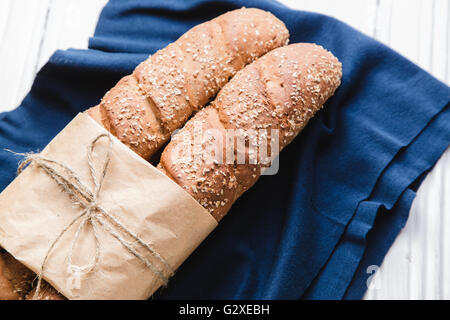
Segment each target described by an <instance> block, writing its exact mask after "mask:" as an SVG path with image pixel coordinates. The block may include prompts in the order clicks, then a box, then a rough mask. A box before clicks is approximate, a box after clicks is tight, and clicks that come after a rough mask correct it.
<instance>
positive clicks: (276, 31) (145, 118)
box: [87, 8, 289, 160]
mask: <svg viewBox="0 0 450 320" xmlns="http://www.w3.org/2000/svg"><path fill="white" fill-rule="evenodd" d="M288 40H289V32H288V30H287V29H286V27H285V25H284V24H283V22H281V21H280V20H278V19H277V18H276V17H275V16H273V15H272V14H271V13H269V12H266V11H263V10H260V9H253V8H252V9H246V8H243V9H239V10H234V11H230V12H227V13H225V14H223V15H221V16H219V17H217V18H215V19H213V20H211V21H208V22H205V23H202V24H200V25H197V26H196V27H194V28H192V29H191V30H189V31H188V32H186V33H185V34H184V35H183V36H181V37H180V38H179V39H178V40H177V41H175V42H174V43H171V44H169V45H168V46H167V47H166V48H164V49H162V50H159V51H158V52H156V53H155V54H154V55H152V56H151V57H149V58H148V59H147V60H145V61H144V62H142V63H141V64H140V65H138V66H137V68H136V69H135V70H134V72H133V73H132V74H131V75H128V76H126V77H124V78H122V79H121V80H120V81H119V82H118V83H117V85H116V86H115V87H114V88H112V89H111V90H110V91H109V92H108V93H107V94H106V95H105V96H104V97H103V99H102V101H101V103H100V104H99V105H98V106H96V107H93V108H91V109H89V110H88V111H87V113H88V114H89V115H90V116H91V117H92V118H94V119H95V120H96V121H97V122H99V123H100V124H101V125H103V126H104V127H105V128H106V129H107V130H108V131H110V132H111V133H112V134H113V135H115V136H116V137H117V138H118V139H119V140H121V141H122V142H123V143H124V144H126V145H127V146H128V147H129V148H131V149H132V150H133V151H135V152H136V153H137V154H139V155H140V156H141V157H143V158H144V159H147V160H148V159H150V158H151V157H152V155H154V154H155V152H157V151H158V150H159V149H160V148H161V147H162V146H163V145H164V144H165V143H166V142H167V141H168V140H169V139H170V136H171V134H172V133H173V132H174V131H175V130H176V129H178V128H180V127H182V126H183V125H184V123H185V122H186V121H187V119H188V118H189V117H190V116H191V115H192V113H194V112H197V111H198V110H200V109H201V108H202V107H204V106H205V105H206V104H207V103H208V102H209V101H210V100H211V99H212V98H214V96H215V95H216V94H217V92H218V91H219V90H220V89H221V88H222V87H223V86H224V85H225V84H226V83H227V82H228V80H229V79H230V78H231V77H232V76H233V75H234V74H235V73H236V72H237V71H239V70H240V69H242V68H243V67H244V66H245V65H246V64H248V63H250V62H252V61H253V60H255V59H256V58H258V57H260V56H262V55H263V54H265V53H267V52H269V51H270V50H272V49H275V48H277V47H280V46H283V45H285V44H287V42H288Z"/></svg>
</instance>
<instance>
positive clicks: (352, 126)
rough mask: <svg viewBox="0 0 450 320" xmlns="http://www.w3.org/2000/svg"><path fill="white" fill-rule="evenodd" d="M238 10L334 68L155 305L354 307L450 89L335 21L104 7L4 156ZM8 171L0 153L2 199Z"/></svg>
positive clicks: (53, 70) (24, 115) (431, 149)
mask: <svg viewBox="0 0 450 320" xmlns="http://www.w3.org/2000/svg"><path fill="white" fill-rule="evenodd" d="M242 6H247V7H259V8H262V9H265V10H269V11H271V12H272V13H273V14H275V15H276V16H277V17H278V18H280V19H281V20H283V21H284V22H285V23H286V25H287V27H288V29H289V31H290V33H291V42H292V43H294V42H315V43H318V44H320V45H322V46H324V47H325V48H326V49H328V50H330V51H332V52H333V54H334V55H336V56H337V57H338V58H339V60H340V61H341V62H342V64H343V79H342V80H343V81H342V85H341V87H340V88H339V89H338V90H337V92H336V94H335V96H334V97H333V98H331V99H330V100H329V101H328V102H327V104H326V106H325V108H324V110H322V111H320V112H319V113H318V114H317V116H316V117H315V118H314V119H313V120H312V121H311V122H310V123H309V124H308V126H307V127H306V129H305V130H304V131H303V132H302V133H301V134H300V135H299V136H298V137H297V138H296V139H295V141H294V142H293V143H292V144H291V145H290V146H288V147H287V148H286V150H285V151H283V153H282V154H281V158H280V170H279V172H278V174H276V175H274V176H264V177H262V178H261V179H260V181H259V182H258V183H257V184H256V185H255V186H254V187H253V188H252V189H251V190H250V191H248V192H247V193H246V194H245V195H244V196H243V197H242V198H241V199H239V200H238V201H237V203H236V204H235V205H234V206H233V208H232V210H231V211H230V213H229V214H228V216H227V217H226V218H225V219H224V220H223V221H222V222H221V224H220V225H219V227H218V228H217V229H216V230H215V231H214V232H213V233H212V234H211V235H210V236H209V237H208V239H207V240H205V241H204V242H203V243H202V245H201V246H200V247H199V248H198V249H197V250H196V251H195V252H194V254H193V255H192V256H191V257H190V258H189V259H188V260H187V261H186V262H185V263H184V264H183V265H182V266H181V268H180V269H179V270H178V272H177V273H176V274H175V276H174V277H173V278H172V279H171V281H170V283H169V286H168V287H167V288H163V289H162V290H159V291H158V292H157V294H156V295H155V297H156V298H162V299H171V298H177V299H180V298H187V299H189V298H204V299H210V298H219V299H220V298H234V299H238V298H248V299H297V298H308V299H317V298H321V299H342V298H348V299H359V298H361V297H362V295H363V294H364V292H365V290H366V281H367V279H368V277H369V276H371V274H370V273H367V267H368V266H370V265H379V264H380V263H381V261H382V259H383V257H384V255H385V253H386V252H387V250H388V248H389V247H390V245H391V244H392V242H393V240H394V239H395V236H396V235H397V234H398V232H399V230H400V229H401V228H402V226H403V225H404V223H405V221H406V219H407V217H408V211H409V208H410V205H411V201H412V199H413V198H414V194H415V193H414V188H415V187H417V185H418V184H419V183H420V179H421V178H422V177H423V176H424V174H425V173H426V172H427V171H428V170H430V168H431V167H432V166H433V164H434V163H435V162H436V161H437V159H438V158H439V156H440V155H441V154H442V152H443V151H444V150H445V149H446V147H447V146H448V145H449V142H450V112H449V101H450V88H449V87H448V86H446V85H445V84H443V83H441V82H439V81H438V80H436V79H434V78H433V77H432V76H430V75H429V74H428V73H426V72H425V71H423V70H421V69H420V68H418V67H417V66H415V65H414V64H412V63H411V62H409V61H408V60H407V59H405V58H403V57H401V56H400V55H398V54H397V53H395V52H393V51H392V50H390V49H389V48H387V47H385V46H384V45H382V44H380V43H378V42H377V41H375V40H373V39H371V38H369V37H366V36H365V35H363V34H361V33H359V32H358V31H356V30H354V29H352V28H351V27H349V26H347V25H346V24H344V23H342V22H339V21H337V20H335V19H333V18H330V17H327V16H323V15H319V14H314V13H307V12H301V11H294V10H292V9H288V8H286V7H285V6H283V5H281V4H279V3H277V2H275V1H270V0H258V1H256V0H248V1H243V0H222V1H211V0H194V1H184V0H165V1H143V0H128V1H124V0H120V1H119V0H111V1H110V2H109V3H108V4H107V5H106V7H105V8H104V10H103V11H102V14H101V16H100V19H99V22H98V25H97V29H96V32H95V35H94V37H93V38H91V39H90V42H89V49H88V50H70V49H69V50H66V51H57V52H56V53H55V54H54V55H53V56H52V57H51V59H50V61H49V62H48V63H47V64H46V65H45V66H44V67H43V68H42V70H41V71H40V72H39V73H38V75H37V76H36V79H35V82H34V84H33V87H32V89H31V91H30V93H29V94H28V95H27V97H26V98H25V99H24V100H23V102H22V104H21V105H20V106H19V107H18V108H17V109H16V110H14V111H12V112H8V113H2V114H0V146H1V148H2V149H3V148H8V149H12V150H14V151H17V152H24V151H36V150H37V149H42V148H43V147H44V146H45V145H46V144H47V143H48V142H49V141H50V140H51V139H52V138H53V137H54V136H55V135H56V134H57V133H58V132H59V131H60V130H61V129H62V128H63V127H64V126H65V125H66V124H67V123H68V122H69V121H70V120H71V119H72V118H73V116H74V115H75V114H76V113H77V112H80V111H83V110H84V109H86V108H87V107H90V106H92V105H95V104H97V103H98V101H99V99H100V98H101V97H102V96H103V94H104V93H105V92H106V91H107V90H108V89H109V88H110V87H112V86H113V85H114V84H115V83H116V82H117V81H118V80H119V79H120V77H122V76H124V75H126V74H128V73H131V72H132V70H133V69H134V67H135V66H136V65H137V64H138V63H139V62H140V61H142V60H144V59H145V58H146V57H147V56H148V54H150V53H153V52H155V51H156V50H157V49H160V48H162V47H164V46H166V45H167V44H169V43H170V42H172V41H174V40H176V39H177V38H178V37H179V36H180V35H181V34H182V33H183V32H185V31H187V30H188V29H189V28H191V27H192V26H194V25H196V24H198V23H200V22H203V21H205V20H209V19H211V18H213V17H215V16H217V15H219V14H221V13H224V12H225V11H228V10H232V9H236V8H239V7H242ZM18 160H19V159H18V158H17V157H16V156H14V155H12V154H11V153H7V152H5V151H3V150H1V151H0V168H1V170H0V190H1V189H3V188H4V187H6V185H7V184H8V183H9V182H10V181H12V179H14V176H15V169H16V167H17V162H18Z"/></svg>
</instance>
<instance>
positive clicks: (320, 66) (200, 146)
mask: <svg viewBox="0 0 450 320" xmlns="http://www.w3.org/2000/svg"><path fill="white" fill-rule="evenodd" d="M341 76H342V70H341V63H340V62H339V61H338V60H337V59H336V58H335V57H334V56H333V55H332V54H331V53H330V52H328V51H326V50H325V49H323V48H322V47H321V46H318V45H315V44H306V43H299V44H291V45H289V46H286V47H281V48H278V49H275V50H273V51H271V52H269V53H268V54H266V55H265V56H263V57H262V58H259V59H258V60H257V61H255V62H253V63H252V64H250V65H248V66H247V67H245V68H244V69H243V70H241V71H239V72H238V73H237V74H236V75H235V76H234V78H233V79H231V81H230V82H229V83H228V84H226V85H225V86H224V87H223V89H222V90H221V91H220V92H219V94H218V95H217V98H216V99H215V101H214V102H213V103H212V104H211V105H210V106H208V107H206V108H204V109H203V110H202V111H200V112H198V113H197V114H196V115H195V116H194V117H192V118H191V119H190V120H189V121H188V122H187V124H186V125H185V127H184V128H183V129H181V130H180V131H179V132H178V133H177V134H176V135H175V137H173V139H172V140H171V142H170V143H169V144H168V145H167V147H166V148H165V149H164V151H163V153H162V156H161V162H160V163H159V165H158V168H160V169H161V170H163V172H165V173H167V174H168V175H169V177H171V178H172V179H173V180H174V181H175V182H177V183H178V184H179V185H180V186H182V187H183V188H184V189H185V190H186V191H187V192H189V193H190V194H191V195H192V196H193V197H194V198H195V199H196V200H197V201H198V202H199V203H200V204H201V205H202V206H203V207H205V208H206V209H207V210H208V211H209V212H210V213H211V214H212V215H213V216H214V218H215V219H216V220H217V221H220V220H221V219H222V218H223V217H224V216H225V214H226V213H227V212H228V210H229V209H230V207H231V205H232V204H233V203H234V202H235V201H236V200H237V198H238V197H240V196H241V195H242V193H243V192H245V191H246V190H248V189H249V188H250V187H251V186H252V185H253V184H254V183H255V182H256V181H257V180H258V178H259V177H260V175H261V167H262V162H260V161H258V159H256V160H257V161H256V163H255V164H249V162H248V161H247V162H246V163H244V164H242V163H240V164H239V163H237V161H236V160H237V157H235V158H234V161H233V163H227V162H226V159H225V157H222V159H220V160H222V161H216V162H211V161H210V160H208V159H210V156H211V154H209V150H216V148H214V146H216V147H217V148H218V149H219V148H223V154H224V155H225V154H226V152H227V150H225V146H226V141H225V136H226V129H233V130H234V132H239V131H238V130H243V132H244V133H245V132H250V131H252V130H260V129H265V130H269V129H278V130H279V147H280V151H281V150H282V149H283V148H284V147H285V146H286V145H287V144H289V143H290V142H291V141H292V140H293V139H294V137H295V136H296V135H297V134H298V133H299V132H300V131H301V130H302V129H303V128H304V127H305V125H306V124H307V123H308V121H309V120H310V119H311V118H312V117H313V116H314V114H315V113H316V112H317V111H318V110H319V109H320V108H321V107H322V106H323V104H324V103H325V101H326V100H327V99H328V98H329V97H331V96H332V95H333V94H334V92H335V90H336V88H337V87H338V86H339V85H340V81H341ZM196 128H201V130H203V132H206V131H207V130H210V129H216V130H218V131H219V132H221V133H222V136H220V135H219V138H217V136H215V137H214V138H202V139H198V138H197V139H195V138H193V137H194V136H195V133H194V130H197V129H196ZM270 138H271V137H270V135H268V137H267V139H268V140H270ZM220 140H222V141H220ZM253 143H254V144H256V145H257V144H258V143H259V140H258V141H253ZM268 145H270V144H269V143H268ZM234 148H235V149H234V150H233V152H234V154H235V156H236V155H237V154H238V153H244V154H245V157H246V159H247V160H248V159H250V157H251V154H250V152H249V147H248V145H245V147H244V148H243V150H236V148H237V144H234ZM194 156H197V157H196V158H195V157H194ZM195 159H196V160H195Z"/></svg>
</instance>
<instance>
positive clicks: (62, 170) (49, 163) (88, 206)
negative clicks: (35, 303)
mask: <svg viewBox="0 0 450 320" xmlns="http://www.w3.org/2000/svg"><path fill="white" fill-rule="evenodd" d="M101 138H108V140H109V144H108V150H107V153H106V157H105V159H104V163H103V167H102V171H101V175H100V179H99V180H97V177H96V170H95V168H94V166H93V164H92V154H93V151H94V148H95V145H96V143H97V142H98V141H99V140H100V139H101ZM112 143H113V141H112V138H111V137H110V136H109V135H108V134H106V133H104V134H100V135H99V136H98V137H97V138H95V139H94V140H93V141H92V143H91V144H90V146H89V147H88V152H87V160H88V161H87V162H88V166H89V172H90V176H91V179H92V182H93V184H94V190H93V191H91V190H90V189H89V188H88V187H87V186H86V185H85V184H83V182H82V181H81V179H80V177H79V176H78V175H77V174H76V173H75V172H74V171H73V170H72V169H70V168H69V167H68V166H66V165H65V164H63V163H61V162H58V161H55V160H52V159H49V158H46V157H44V156H42V155H40V154H38V153H27V154H20V155H24V156H25V159H24V160H23V161H21V163H20V164H19V168H18V170H17V172H18V174H19V173H21V172H22V171H23V170H24V169H25V167H26V166H27V165H29V164H31V163H33V164H35V165H37V166H38V168H40V169H42V170H43V171H44V172H45V173H46V174H47V175H48V176H49V177H50V178H52V179H53V180H54V181H55V182H56V183H57V184H58V186H60V187H61V188H62V190H63V191H64V192H65V193H67V194H68V195H69V196H70V197H71V199H72V200H73V202H74V203H75V204H76V205H79V206H80V207H81V208H82V212H81V213H80V214H79V215H78V216H76V217H75V218H74V219H72V220H71V221H70V223H69V224H68V225H67V226H66V227H65V228H64V229H63V230H62V231H61V232H60V233H59V235H58V236H57V237H56V239H55V240H54V241H53V242H52V243H51V245H50V247H49V248H48V250H47V252H46V255H45V257H44V259H43V261H42V264H41V267H40V271H39V273H38V274H37V280H38V282H37V286H36V291H35V293H34V296H33V299H37V298H38V297H39V293H40V288H41V283H42V278H43V276H44V274H45V268H46V267H47V261H48V258H49V256H50V254H51V252H52V251H53V249H54V247H55V246H56V244H57V243H58V242H59V241H60V239H61V238H62V236H63V235H64V234H65V233H66V232H67V231H68V230H69V229H71V228H72V226H73V225H74V224H75V223H76V222H77V221H80V220H81V222H80V224H79V226H78V228H77V231H76V233H75V236H74V238H73V240H72V244H71V248H70V251H69V255H68V257H67V260H68V265H69V268H70V270H79V271H80V272H82V273H84V274H87V273H89V272H91V271H92V270H93V269H94V268H95V267H96V266H97V264H98V261H99V258H100V253H101V247H100V242H99V237H98V235H99V230H100V229H103V230H104V231H106V232H108V233H109V234H110V235H112V236H113V237H115V238H116V239H117V240H118V241H119V242H120V243H121V244H122V245H123V246H124V247H125V248H126V249H127V250H128V251H129V252H130V253H132V254H133V255H134V256H136V257H137V258H138V259H139V260H141V261H142V262H143V263H144V264H145V266H146V267H147V268H148V269H150V270H151V271H152V272H153V273H154V274H155V275H156V276H158V278H159V279H160V280H161V281H162V282H163V284H164V285H165V284H167V282H168V279H169V277H171V276H172V275H173V270H172V268H171V266H170V265H169V264H168V262H167V261H166V260H165V259H164V258H163V257H162V256H161V255H160V254H159V253H158V252H156V251H155V250H153V249H152V248H151V247H150V246H149V245H148V244H146V243H144V242H143V241H142V240H141V239H140V238H139V237H138V236H136V235H135V234H134V233H133V232H132V231H130V230H129V229H128V228H127V227H126V226H124V225H123V224H122V223H121V222H120V221H118V220H117V219H116V218H115V217H114V216H112V215H110V214H109V213H108V212H107V211H106V210H105V209H103V208H102V207H101V206H100V204H99V203H98V196H99V193H100V190H101V187H102V185H103V181H104V178H105V176H106V173H107V171H108V165H109V162H110V159H111V152H112ZM56 168H58V170H57V169H56ZM100 217H103V218H106V219H105V220H104V221H102V220H101V219H99V218H100ZM107 220H109V222H108V221H107ZM111 222H112V223H111ZM88 225H91V227H92V230H93V234H94V238H95V256H94V259H93V261H92V262H91V263H88V264H86V265H84V266H81V267H80V266H77V265H75V264H73V263H72V257H73V253H74V251H75V247H76V244H77V242H78V240H79V239H80V235H81V232H82V231H83V229H84V228H85V227H87V226H88ZM118 231H121V232H123V233H124V234H126V235H127V236H129V237H131V238H132V239H133V240H134V241H135V243H136V244H138V245H140V247H141V248H143V249H145V250H146V251H147V253H149V254H150V255H151V256H152V257H154V258H155V259H156V260H157V261H159V262H160V263H161V264H162V265H163V266H164V268H165V270H164V269H163V270H162V271H161V270H158V268H156V267H155V265H154V264H153V263H152V262H151V261H150V260H149V259H148V258H146V257H145V256H144V255H142V254H141V253H139V252H138V251H137V250H136V249H135V248H134V247H133V243H131V242H129V241H127V240H125V239H124V238H123V236H121V235H120V234H119V232H118Z"/></svg>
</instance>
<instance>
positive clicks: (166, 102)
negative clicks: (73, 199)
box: [0, 8, 289, 300]
mask: <svg viewBox="0 0 450 320" xmlns="http://www.w3.org/2000/svg"><path fill="white" fill-rule="evenodd" d="M288 39H289V32H288V30H287V29H286V27H285V25H284V24H283V22H281V21H280V20H278V19H277V18H276V17H275V16H273V15H272V14H271V13H269V12H266V11H263V10H259V9H246V8H243V9H239V10H234V11H230V12H227V13H225V14H223V15H221V16H219V17H217V18H215V19H213V20H211V21H209V22H206V23H203V24H200V25H198V26H196V27H194V28H192V29H191V30H189V31H188V32H187V33H185V34H184V35H183V36H181V37H180V38H179V39H178V40H177V41H175V42H174V43H172V44H170V45H169V46H167V47H166V48H164V49H162V50H159V51H158V52H156V53H155V54H154V55H152V56H151V57H149V58H148V59H147V60H146V61H144V62H142V63H141V64H140V65H139V66H138V67H137V68H136V69H135V70H134V72H133V73H132V74H131V75H129V76H126V77H124V78H122V79H121V80H120V81H119V82H118V83H117V85H116V86H115V87H114V88H112V89H111V90H110V91H109V92H108V93H106V95H105V96H104V98H103V99H102V101H101V103H100V104H99V105H98V106H95V107H93V108H90V109H89V110H87V113H88V114H89V115H90V116H91V117H92V118H93V119H95V120H96V121H97V122H99V123H100V124H101V125H102V126H104V127H105V128H106V129H107V130H108V131H110V132H111V133H112V134H114V135H115V136H116V137H117V138H119V140H121V141H122V142H123V143H125V144H126V145H127V146H129V147H130V148H131V149H132V150H134V151H135V152H136V153H138V154H139V155H140V156H142V157H143V158H145V159H149V158H150V157H151V156H152V155H153V154H154V153H155V152H156V151H158V149H160V148H161V147H162V146H163V145H164V143H166V142H167V141H168V139H169V138H170V135H171V134H172V132H173V131H174V130H175V129H177V128H180V127H181V126H183V124H184V123H185V122H186V120H187V119H188V117H189V116H190V115H191V114H192V113H193V112H195V111H198V110H199V109H201V108H202V107H203V106H204V105H206V104H207V103H208V102H209V101H210V100H211V99H212V98H213V97H214V96H215V95H216V94H217V92H218V91H219V90H220V89H221V88H222V87H223V85H224V84H225V83H227V82H228V80H229V79H230V78H231V77H232V76H233V75H234V74H235V73H236V72H237V71H238V70H240V69H241V68H243V67H244V66H245V65H246V64H248V63H250V62H252V61H253V60H255V59H256V58H258V57H260V56H262V55H264V54H265V53H267V52H268V51H270V50H272V49H274V48H277V47H280V46H283V45H285V44H287V43H288ZM34 277H35V275H34V273H32V272H31V271H30V270H28V269H26V268H25V267H24V266H23V265H22V264H20V263H19V262H18V261H16V260H15V259H14V258H13V257H11V256H10V255H9V254H7V253H6V252H3V253H2V252H0V300H2V299H20V298H29V297H31V296H32V292H31V293H30V294H28V295H27V292H29V290H30V289H31V281H32V279H34ZM58 298H61V296H60V295H59V294H58V293H57V292H56V291H55V290H54V289H53V288H52V287H51V286H49V285H48V284H46V283H44V285H43V287H42V290H41V295H40V299H58Z"/></svg>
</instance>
